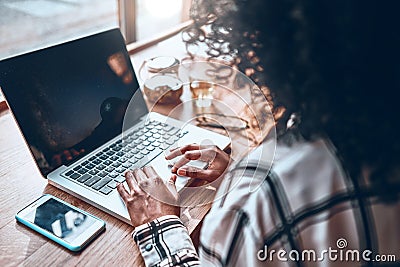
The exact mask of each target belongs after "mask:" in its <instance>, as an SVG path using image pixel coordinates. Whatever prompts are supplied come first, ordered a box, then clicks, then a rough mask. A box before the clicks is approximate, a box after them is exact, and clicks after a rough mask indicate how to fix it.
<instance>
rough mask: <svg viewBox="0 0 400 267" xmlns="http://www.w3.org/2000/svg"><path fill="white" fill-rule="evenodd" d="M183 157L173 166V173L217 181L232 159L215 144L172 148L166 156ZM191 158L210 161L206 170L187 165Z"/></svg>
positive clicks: (168, 158)
mask: <svg viewBox="0 0 400 267" xmlns="http://www.w3.org/2000/svg"><path fill="white" fill-rule="evenodd" d="M181 155H182V157H181V158H180V159H179V160H178V161H177V162H176V163H175V164H174V165H173V166H172V169H171V171H172V173H177V174H178V175H181V176H187V177H190V178H199V179H203V180H206V181H208V182H212V181H215V180H216V179H218V177H220V176H221V175H223V174H224V172H225V170H226V169H227V167H228V165H229V162H230V160H231V158H230V156H229V155H228V154H226V153H225V152H224V151H222V150H221V149H219V148H218V147H217V146H214V145H197V144H191V145H186V146H183V147H178V148H174V149H171V150H170V153H169V154H168V155H167V156H166V157H165V158H166V159H167V160H171V159H174V158H176V157H178V156H181ZM191 160H200V161H204V162H207V163H208V168H207V169H206V170H204V169H200V168H196V167H193V166H185V164H187V163H188V162H190V161H191Z"/></svg>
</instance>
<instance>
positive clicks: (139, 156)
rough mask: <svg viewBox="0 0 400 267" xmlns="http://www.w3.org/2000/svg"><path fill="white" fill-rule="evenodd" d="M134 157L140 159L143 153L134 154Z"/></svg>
mask: <svg viewBox="0 0 400 267" xmlns="http://www.w3.org/2000/svg"><path fill="white" fill-rule="evenodd" d="M135 158H137V159H142V158H143V155H141V154H136V155H135Z"/></svg>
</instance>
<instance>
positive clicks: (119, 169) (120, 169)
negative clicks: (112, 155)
mask: <svg viewBox="0 0 400 267" xmlns="http://www.w3.org/2000/svg"><path fill="white" fill-rule="evenodd" d="M125 170H126V168H124V167H118V168H116V169H115V171H116V172H119V173H123V172H124V171H125Z"/></svg>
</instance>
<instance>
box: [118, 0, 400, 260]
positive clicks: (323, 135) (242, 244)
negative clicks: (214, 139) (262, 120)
mask: <svg viewBox="0 0 400 267" xmlns="http://www.w3.org/2000/svg"><path fill="white" fill-rule="evenodd" d="M398 8H399V4H397V2H396V1H393V2H391V3H387V2H384V3H382V2H377V1H290V0H282V1H264V0H263V1H261V0H260V1H256V0H253V1H246V0H232V1H211V0H203V1H195V2H194V3H193V7H192V18H193V19H194V22H195V23H194V26H193V27H192V28H191V29H189V30H187V32H186V34H185V35H184V36H185V41H186V42H187V44H188V49H189V50H190V47H191V46H192V45H195V44H196V43H199V42H204V43H205V44H207V46H208V48H209V50H208V54H209V55H210V56H211V57H219V58H221V57H222V58H224V57H225V58H233V59H234V60H235V63H236V65H237V66H238V67H239V69H240V70H242V71H243V72H244V73H246V74H247V75H249V76H250V77H251V78H252V79H253V80H254V81H255V82H256V83H257V84H258V85H259V86H260V88H261V89H262V90H263V92H264V94H265V95H266V96H267V97H268V99H270V100H271V101H272V103H273V110H274V113H275V117H276V119H277V126H278V133H279V138H278V144H277V148H276V154H275V160H274V162H273V167H272V169H271V170H268V169H263V168H262V166H261V167H259V168H257V165H252V164H251V162H250V163H247V164H245V163H242V162H239V163H237V164H236V166H235V167H234V168H233V169H232V170H230V172H229V174H228V175H226V177H225V178H224V182H223V184H222V185H221V187H220V188H219V191H218V195H219V196H221V195H223V194H224V192H228V191H230V192H229V193H228V194H227V195H226V196H224V197H217V198H216V199H217V200H216V201H215V202H214V203H213V207H212V209H211V211H210V213H209V214H208V215H207V217H206V219H205V221H204V224H203V227H202V232H201V238H200V243H201V244H200V248H199V254H197V252H196V250H195V249H194V248H193V245H192V243H191V241H190V238H189V237H188V234H187V231H186V229H185V228H184V226H183V225H182V223H181V222H180V220H179V218H178V217H177V216H179V208H177V207H174V206H171V205H169V204H164V203H161V202H158V201H157V200H155V199H154V198H152V197H150V196H148V195H147V193H145V192H144V191H143V190H142V189H143V187H144V186H145V187H147V188H150V189H152V188H162V189H154V190H166V191H165V192H169V190H167V189H170V190H172V191H173V190H174V185H173V181H174V176H173V177H172V178H171V180H170V182H169V183H168V184H167V185H166V186H165V187H164V186H161V187H160V186H159V185H160V184H162V183H161V179H160V178H159V177H158V176H157V174H156V173H154V171H153V170H152V169H151V168H144V169H143V170H134V171H133V172H128V173H127V176H126V180H127V183H128V185H129V187H130V192H129V191H127V190H125V189H124V188H123V187H122V186H119V187H118V190H119V192H120V194H121V196H122V198H123V199H124V201H125V203H126V204H127V208H128V210H129V213H130V215H131V219H132V223H133V225H134V226H135V227H136V228H135V231H134V239H135V241H136V242H137V243H138V245H139V248H140V250H141V252H142V255H143V257H144V260H145V263H146V265H148V266H153V265H156V266H173V265H182V266H183V265H184V264H187V265H188V266H193V265H202V266H225V265H227V266H264V265H266V264H267V265H268V264H269V265H271V266H274V265H277V266H286V265H297V266H302V265H319V264H324V265H328V266H333V265H337V266H346V265H348V266H355V265H356V266H357V265H362V264H365V265H376V264H377V263H378V262H377V260H378V259H383V258H382V257H380V256H382V254H384V255H386V256H387V257H386V258H385V259H386V260H387V259H388V258H390V259H391V261H393V260H395V259H397V264H399V262H398V261H400V254H399V253H400V252H399V251H400V250H399V248H400V238H399V237H400V230H399V229H398V227H397V224H398V220H399V219H400V204H399V203H400V202H399V200H398V197H399V192H400V166H399V165H400V160H399V157H400V153H399V152H400V145H399V142H398V140H397V139H398V138H397V133H396V131H395V130H394V129H395V124H396V122H397V121H398V118H397V117H398V116H397V114H398V112H396V111H395V107H396V104H397V98H396V97H395V96H394V95H395V92H396V91H397V90H398V89H399V80H400V79H399V78H400V68H399V66H400V65H399V63H398V62H399V59H400V57H399V49H398V48H399V47H400V34H399V30H398V27H397V26H398V19H397V11H398V10H399V9H398ZM204 25H206V27H204ZM204 31H207V32H208V33H207V34H204ZM288 122H290V123H288ZM288 125H289V126H288ZM257 153H260V151H259V150H255V151H254V152H253V154H252V155H251V156H250V158H251V157H254V158H257ZM180 154H183V155H184V157H185V158H186V160H181V161H178V163H176V165H175V166H174V169H173V171H176V172H177V173H178V174H179V175H186V176H191V177H199V178H203V179H204V178H206V179H207V180H209V181H210V180H213V179H217V178H218V177H219V176H220V175H221V174H222V173H223V172H224V170H225V168H226V167H227V164H228V162H229V156H227V155H226V154H225V153H224V152H222V151H219V150H218V149H216V148H209V147H199V146H196V145H192V146H186V147H183V148H178V149H176V150H173V151H171V154H170V155H168V156H167V158H168V159H171V158H174V157H176V156H177V155H180ZM210 155H211V156H215V155H217V156H216V157H215V159H214V160H213V161H212V162H211V165H210V167H209V168H208V169H207V170H197V169H193V168H190V167H186V166H184V163H186V161H188V160H193V159H198V158H200V159H202V160H205V161H207V160H208V159H209V156H210ZM262 160H263V159H261V163H262ZM243 170H244V172H243ZM250 177H258V178H259V179H263V181H264V182H263V183H262V185H261V186H260V188H258V190H256V191H254V192H250V191H249V190H248V186H249V184H250V183H251V181H250V180H251V179H248V178H250ZM232 181H237V186H235V187H234V188H229V187H230V185H231V184H234V183H232ZM147 188H146V189H147ZM145 191H147V192H148V190H145ZM388 255H392V257H388ZM378 257H380V258H378ZM393 257H394V258H393ZM320 262H321V263H320ZM392 264H394V265H395V264H396V263H393V262H392Z"/></svg>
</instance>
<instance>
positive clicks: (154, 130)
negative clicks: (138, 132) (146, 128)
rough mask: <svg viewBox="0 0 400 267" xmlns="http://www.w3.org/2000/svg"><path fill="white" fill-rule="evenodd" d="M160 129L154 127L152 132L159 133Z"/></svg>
mask: <svg viewBox="0 0 400 267" xmlns="http://www.w3.org/2000/svg"><path fill="white" fill-rule="evenodd" d="M159 130H160V129H157V128H154V129H151V131H150V132H151V133H158V131H159Z"/></svg>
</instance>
